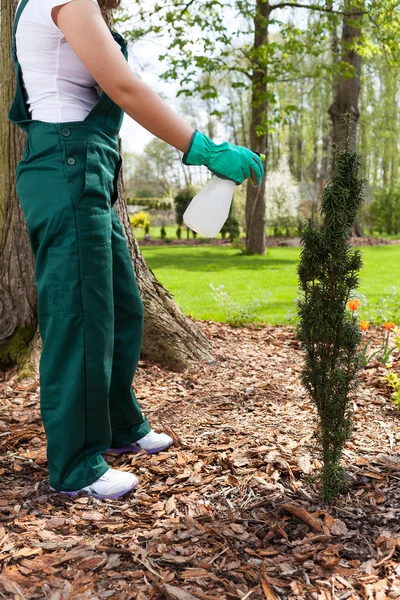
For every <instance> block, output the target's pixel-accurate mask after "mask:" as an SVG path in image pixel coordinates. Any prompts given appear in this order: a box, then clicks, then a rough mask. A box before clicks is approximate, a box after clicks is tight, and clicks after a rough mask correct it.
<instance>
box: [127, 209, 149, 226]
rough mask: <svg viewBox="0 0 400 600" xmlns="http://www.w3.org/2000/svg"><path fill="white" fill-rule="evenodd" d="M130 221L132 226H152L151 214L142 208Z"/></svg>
mask: <svg viewBox="0 0 400 600" xmlns="http://www.w3.org/2000/svg"><path fill="white" fill-rule="evenodd" d="M130 222H131V225H132V227H138V228H139V229H146V227H148V226H150V215H148V214H147V213H145V212H144V211H143V210H141V211H140V212H137V213H135V214H134V215H132V216H131V217H130Z"/></svg>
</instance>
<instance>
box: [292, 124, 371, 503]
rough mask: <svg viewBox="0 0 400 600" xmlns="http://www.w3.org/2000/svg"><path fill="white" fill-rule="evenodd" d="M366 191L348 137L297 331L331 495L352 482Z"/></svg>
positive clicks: (311, 245)
mask: <svg viewBox="0 0 400 600" xmlns="http://www.w3.org/2000/svg"><path fill="white" fill-rule="evenodd" d="M348 130H349V119H347V131H348ZM347 135H348V134H347ZM365 196H366V183H365V179H364V177H363V174H362V160H361V157H360V155H359V154H358V153H356V152H353V151H350V150H349V140H348V137H347V138H346V143H345V147H344V149H341V148H338V147H335V146H334V147H333V149H332V156H331V176H330V179H329V181H327V183H326V185H325V188H324V190H323V192H322V200H321V208H320V210H321V214H322V217H323V227H322V229H319V228H318V226H317V224H316V223H315V221H314V220H313V219H310V220H308V221H307V223H306V224H305V228H304V231H303V233H302V235H301V242H302V245H303V249H302V252H301V258H300V263H299V267H298V275H299V281H300V298H299V301H298V304H297V307H298V308H297V310H298V315H299V325H298V329H297V335H298V339H299V340H300V341H301V345H302V347H303V349H304V350H305V364H304V367H303V371H302V381H303V384H304V386H305V388H306V390H307V391H308V393H309V395H310V398H311V399H312V401H313V402H314V404H315V406H316V408H317V411H318V428H317V435H318V439H319V442H320V447H321V454H322V460H323V467H322V472H321V482H322V490H323V496H324V498H325V499H326V500H328V501H329V500H332V499H333V498H334V497H335V496H336V495H337V494H338V493H339V492H340V491H342V490H343V489H344V488H345V481H346V478H345V472H344V469H343V467H342V464H341V458H342V451H343V447H344V444H345V442H346V441H347V440H348V439H349V437H350V433H351V417H352V415H351V399H352V397H353V396H354V394H355V392H356V390H357V386H358V374H359V369H360V358H359V350H358V349H359V345H360V341H361V330H360V327H359V323H358V319H357V317H356V316H355V314H354V313H350V312H349V311H348V310H346V307H347V303H348V301H349V299H350V298H351V297H352V294H353V291H354V290H356V288H357V287H358V285H359V271H360V268H361V266H362V261H361V255H360V252H359V251H358V250H353V249H352V248H351V247H350V236H351V232H352V227H353V224H354V221H355V219H356V216H357V213H358V211H359V209H360V207H361V206H362V204H363V202H364V199H365Z"/></svg>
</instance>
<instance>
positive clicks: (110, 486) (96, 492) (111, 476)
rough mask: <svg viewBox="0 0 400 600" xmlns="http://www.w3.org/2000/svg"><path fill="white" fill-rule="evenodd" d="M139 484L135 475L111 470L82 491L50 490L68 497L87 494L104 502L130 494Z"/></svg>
mask: <svg viewBox="0 0 400 600" xmlns="http://www.w3.org/2000/svg"><path fill="white" fill-rule="evenodd" d="M137 484H138V478H137V477H136V476H135V475H134V474H133V473H127V472H126V471H117V470H116V469H111V468H110V469H108V471H106V472H105V473H104V474H103V475H102V476H101V477H99V478H98V479H96V481H94V482H93V483H91V484H90V485H87V486H86V487H83V488H81V489H80V490H74V491H73V492H64V491H62V490H55V489H54V488H52V487H50V489H51V490H54V491H55V492H56V491H59V492H60V493H61V494H67V495H68V496H76V495H77V494H79V492H86V493H87V494H88V495H89V496H93V497H94V498H99V499H100V500H104V499H105V498H109V499H110V500H113V499H114V498H119V497H120V496H123V495H124V494H127V493H128V492H130V491H131V490H133V489H134V488H135V487H136V486H137Z"/></svg>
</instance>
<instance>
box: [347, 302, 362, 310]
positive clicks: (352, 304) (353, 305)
mask: <svg viewBox="0 0 400 600" xmlns="http://www.w3.org/2000/svg"><path fill="white" fill-rule="evenodd" d="M360 304H361V302H360V301H359V300H349V301H348V303H347V306H348V307H349V309H350V310H357V308H359V307H360Z"/></svg>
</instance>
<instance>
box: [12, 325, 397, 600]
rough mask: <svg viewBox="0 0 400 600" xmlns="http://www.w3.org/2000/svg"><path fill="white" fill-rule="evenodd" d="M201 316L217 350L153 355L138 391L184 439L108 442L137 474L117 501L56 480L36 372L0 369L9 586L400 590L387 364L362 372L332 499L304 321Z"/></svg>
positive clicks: (250, 594) (59, 593)
mask: <svg viewBox="0 0 400 600" xmlns="http://www.w3.org/2000/svg"><path fill="white" fill-rule="evenodd" d="M196 322H197V323H198V325H199V326H200V327H201V328H202V330H203V331H204V333H205V335H206V336H207V337H208V338H209V340H210V342H211V344H212V346H213V352H214V355H215V357H216V358H217V364H216V365H203V364H202V365H200V364H198V365H197V366H196V367H194V368H193V369H191V370H188V371H186V372H185V373H174V372H171V371H168V370H166V369H165V368H163V367H162V365H157V364H154V363H150V362H148V361H141V362H140V364H139V368H138V371H137V374H136V376H135V380H134V388H135V391H136V395H137V397H138V399H139V401H140V403H141V406H142V408H143V410H144V412H145V413H146V414H147V416H148V417H149V419H150V421H151V423H152V426H153V427H154V428H155V429H156V430H157V429H158V430H161V429H164V430H166V431H167V432H169V433H170V434H171V435H172V436H173V437H174V440H175V445H174V446H173V447H172V448H170V449H169V450H168V451H166V452H162V453H160V454H157V455H153V456H148V455H146V454H144V453H140V454H124V455H115V454H107V455H106V459H107V461H108V462H109V464H110V466H112V467H114V468H119V469H123V470H132V471H133V472H135V473H136V474H137V475H138V477H139V479H140V485H139V486H138V488H137V490H136V491H135V492H132V493H131V494H129V495H127V496H125V497H122V498H120V499H118V500H114V501H99V500H96V499H94V498H89V497H85V496H81V497H76V498H75V499H71V498H69V497H65V496H63V495H61V494H57V493H54V492H51V491H50V488H49V483H48V479H47V461H46V448H45V437H44V432H43V426H42V424H41V421H40V413H39V393H40V389H39V384H38V382H37V381H36V382H33V383H30V384H29V385H26V384H25V385H24V384H22V383H19V382H18V381H17V377H16V372H15V370H11V371H8V372H7V373H0V454H1V463H0V475H1V477H0V598H13V599H14V600H17V599H18V600H19V599H26V600H28V599H34V598H40V599H41V598H46V599H47V600H64V599H69V598H71V599H72V598H74V599H75V598H76V599H82V600H86V599H90V600H93V599H103V598H104V599H106V598H110V599H116V600H125V599H135V600H162V599H165V600H235V599H241V600H247V599H250V600H256V599H267V600H279V599H282V598H300V599H311V600H333V599H337V600H347V599H350V600H356V599H365V600H384V599H387V598H394V599H395V598H399V599H400V560H399V559H400V488H399V482H400V457H399V454H398V450H399V442H400V416H399V413H398V411H397V410H396V408H395V407H394V406H393V404H392V402H391V400H390V391H389V390H388V389H387V388H386V386H385V385H384V384H382V381H381V377H382V375H383V374H384V372H385V370H384V368H383V367H378V366H374V367H372V368H368V369H365V370H364V371H363V373H362V385H361V389H360V392H359V394H358V396H357V398H356V399H355V401H354V411H355V414H354V421H355V423H354V432H353V436H352V439H351V441H350V442H349V443H348V444H347V445H346V448H345V456H344V462H345V465H346V469H347V476H348V484H349V488H348V492H347V494H346V495H344V496H341V497H340V498H338V499H337V500H336V502H335V503H334V504H332V505H325V504H323V503H322V502H321V498H320V495H319V487H318V486H319V484H318V478H317V476H318V472H319V470H320V468H321V463H320V460H319V454H318V448H317V446H316V441H315V438H314V427H315V410H314V408H313V406H312V405H311V403H310V401H309V399H308V397H307V395H306V393H305V391H304V389H303V388H302V386H301V384H300V371H301V366H302V354H301V351H300V347H299V344H298V342H297V341H296V339H295V335H294V330H293V328H290V327H272V326H264V327H262V328H254V327H253V328H252V327H247V328H240V329H232V328H231V327H229V326H228V325H225V324H220V323H214V322H212V321H196ZM392 369H393V370H395V371H399V370H400V362H397V363H393V366H392Z"/></svg>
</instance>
